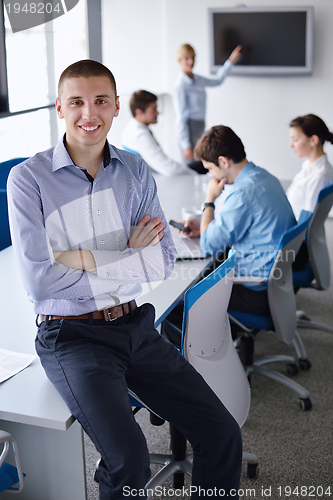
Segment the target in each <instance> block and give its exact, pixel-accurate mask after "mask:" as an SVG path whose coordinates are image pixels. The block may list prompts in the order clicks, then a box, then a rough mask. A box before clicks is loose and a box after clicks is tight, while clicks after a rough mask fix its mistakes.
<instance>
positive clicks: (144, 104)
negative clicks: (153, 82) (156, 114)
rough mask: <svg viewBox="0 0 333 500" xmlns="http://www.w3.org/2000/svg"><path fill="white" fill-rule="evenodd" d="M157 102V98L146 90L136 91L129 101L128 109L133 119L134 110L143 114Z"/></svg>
mask: <svg viewBox="0 0 333 500" xmlns="http://www.w3.org/2000/svg"><path fill="white" fill-rule="evenodd" d="M156 101H157V96H156V95H155V94H152V93H151V92H148V90H138V91H137V92H134V94H133V95H132V97H131V100H130V108H131V112H132V115H133V116H134V117H135V110H136V109H141V111H143V113H144V112H145V111H146V109H147V108H148V106H149V105H150V104H152V103H153V102H156Z"/></svg>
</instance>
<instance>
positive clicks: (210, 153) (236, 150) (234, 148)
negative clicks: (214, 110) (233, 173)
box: [194, 125, 246, 166]
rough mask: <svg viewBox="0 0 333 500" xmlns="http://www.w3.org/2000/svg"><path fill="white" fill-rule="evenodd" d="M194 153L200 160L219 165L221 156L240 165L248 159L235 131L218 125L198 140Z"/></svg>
mask: <svg viewBox="0 0 333 500" xmlns="http://www.w3.org/2000/svg"><path fill="white" fill-rule="evenodd" d="M194 153H195V155H196V157H197V158H198V159H199V160H205V161H208V162H211V163H214V165H217V166H218V165H219V162H218V158H219V156H225V157H226V158H229V159H230V160H232V161H233V162H234V163H240V162H241V161H242V160H244V158H245V157H246V154H245V149H244V145H243V143H242V141H241V140H240V138H239V137H238V136H237V135H236V134H235V132H234V131H233V130H231V128H229V127H225V126H224V125H218V126H216V127H212V128H211V129H209V130H207V131H206V132H205V133H204V134H203V135H202V136H201V137H200V139H199V140H198V142H197V144H196V146H195V149H194Z"/></svg>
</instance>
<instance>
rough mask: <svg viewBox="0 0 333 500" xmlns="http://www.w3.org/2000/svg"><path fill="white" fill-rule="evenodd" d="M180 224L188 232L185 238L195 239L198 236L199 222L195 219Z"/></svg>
mask: <svg viewBox="0 0 333 500" xmlns="http://www.w3.org/2000/svg"><path fill="white" fill-rule="evenodd" d="M181 224H183V225H184V226H185V227H186V228H187V229H188V232H186V233H185V234H186V236H189V237H190V238H197V237H198V236H200V221H199V220H198V219H196V218H194V217H193V218H191V219H188V220H184V221H181Z"/></svg>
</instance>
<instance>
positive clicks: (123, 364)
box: [36, 304, 242, 500]
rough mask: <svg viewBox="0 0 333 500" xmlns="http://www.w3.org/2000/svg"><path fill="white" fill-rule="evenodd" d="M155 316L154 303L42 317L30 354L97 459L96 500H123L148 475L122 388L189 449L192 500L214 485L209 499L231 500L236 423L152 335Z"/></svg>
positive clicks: (237, 461)
mask: <svg viewBox="0 0 333 500" xmlns="http://www.w3.org/2000/svg"><path fill="white" fill-rule="evenodd" d="M154 315H155V311H154V308H153V306H152V305H150V304H145V305H143V306H141V307H139V308H137V309H136V310H135V311H134V312H133V315H132V316H131V315H127V316H123V317H121V318H118V319H117V320H115V321H112V322H105V321H103V320H92V321H91V322H89V321H88V320H53V321H48V320H46V321H44V322H43V323H42V324H41V326H40V327H39V329H38V333H37V339H36V350H37V353H38V355H39V357H40V359H41V362H42V365H43V367H44V369H45V372H46V374H47V376H48V377H49V379H50V380H51V382H52V383H53V384H54V385H55V387H56V388H57V390H58V391H59V393H60V394H61V396H62V397H63V399H64V401H65V402H66V404H67V406H68V408H69V409H70V411H71V413H72V414H73V415H74V416H75V417H76V418H77V420H78V421H79V422H80V423H81V425H82V426H83V428H84V430H85V431H86V433H87V434H88V435H89V437H90V438H91V440H92V441H93V442H94V444H95V446H96V448H97V450H98V451H99V453H100V454H101V457H102V462H101V463H102V467H101V470H100V499H101V500H109V499H111V498H112V499H120V498H124V494H123V488H124V487H125V486H126V487H127V491H129V490H128V489H136V490H139V489H143V488H144V486H145V484H146V482H147V481H148V479H149V476H150V469H149V455H148V450H147V445H146V440H145V438H144V436H143V434H142V431H141V429H140V427H139V425H138V424H137V422H136V421H135V418H134V417H133V414H132V409H131V405H130V403H129V398H128V394H127V387H129V388H130V389H131V390H133V391H134V392H135V393H136V394H137V395H138V396H139V397H140V398H141V399H142V400H143V401H144V402H145V403H146V404H147V405H148V406H149V407H150V408H151V409H152V410H154V411H155V412H156V413H157V414H158V415H160V416H161V417H162V418H164V419H166V420H167V421H169V422H171V423H173V424H174V425H175V426H176V427H177V428H178V429H179V430H180V431H181V433H182V434H184V436H185V437H186V438H187V439H188V441H189V442H190V443H191V444H192V447H193V453H194V460H193V475H192V487H193V486H196V487H197V493H193V495H192V498H193V499H194V498H199V487H200V488H201V489H202V490H206V491H208V490H212V489H213V490H214V488H216V492H217V494H216V496H218V491H219V490H222V489H223V490H225V491H226V495H225V496H226V497H227V498H228V494H230V492H231V494H230V498H236V499H237V498H238V494H237V493H236V495H234V490H235V491H237V490H238V488H239V480H240V471H241V461H242V443H241V434H240V429H239V426H238V424H237V423H236V422H235V420H234V419H233V417H232V416H231V415H230V414H229V412H228V411H227V410H226V408H225V407H224V406H223V404H222V403H221V402H220V400H219V399H218V398H217V397H216V396H215V394H214V393H213V391H212V390H211V389H210V388H209V387H208V385H207V384H206V383H205V381H204V380H203V378H202V377H201V375H199V374H198V373H197V372H196V370H194V368H193V367H192V366H191V365H190V364H189V363H188V362H187V361H186V360H185V359H184V357H183V356H182V355H181V354H180V353H179V351H178V350H177V349H176V348H175V347H174V346H173V345H172V344H170V343H169V342H168V341H166V340H165V339H164V338H163V337H162V336H161V335H159V333H158V332H157V331H156V330H155V328H154V326H153V325H154ZM235 397H237V394H235ZM208 495H209V496H211V491H209V492H208ZM126 496H127V495H126ZM133 496H135V495H134V494H133ZM200 496H203V493H202V492H201V495H200ZM213 496H214V495H213ZM129 498H132V496H129Z"/></svg>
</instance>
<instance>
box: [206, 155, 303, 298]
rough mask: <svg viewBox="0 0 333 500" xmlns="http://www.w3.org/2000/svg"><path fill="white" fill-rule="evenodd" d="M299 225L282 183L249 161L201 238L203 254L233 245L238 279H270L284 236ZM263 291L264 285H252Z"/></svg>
mask: <svg viewBox="0 0 333 500" xmlns="http://www.w3.org/2000/svg"><path fill="white" fill-rule="evenodd" d="M295 224H296V219H295V216H294V214H293V210H292V208H291V205H290V203H289V201H288V199H287V196H286V194H285V192H284V190H283V188H282V186H281V184H280V182H279V180H278V179H277V178H276V177H274V176H273V175H272V174H270V173H269V172H267V170H265V169H263V168H260V167H257V166H256V165H254V164H253V163H252V162H249V163H247V164H246V165H245V167H243V168H242V170H241V171H240V173H239V174H238V176H237V178H236V181H235V182H234V184H233V185H232V188H231V189H230V192H229V195H228V196H227V197H226V199H225V201H224V204H223V207H222V210H221V212H220V214H219V215H218V217H217V218H216V219H214V220H213V221H212V222H211V223H210V224H209V226H208V228H207V230H206V231H205V232H204V233H203V234H202V235H201V237H200V245H201V248H202V250H203V251H204V252H207V253H215V252H218V251H221V250H222V251H223V250H225V249H226V248H227V247H228V246H232V248H233V249H234V250H236V252H237V254H236V266H235V275H236V276H262V277H265V278H267V277H268V274H269V270H270V268H271V265H272V263H273V259H274V258H275V255H276V252H277V249H278V247H279V242H280V238H281V236H282V235H283V234H284V233H285V232H286V231H287V229H289V228H290V227H293V226H294V225H295ZM250 287H251V288H254V289H256V290H263V289H264V288H265V285H254V286H253V285H250Z"/></svg>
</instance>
